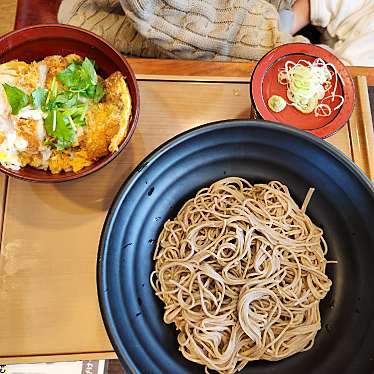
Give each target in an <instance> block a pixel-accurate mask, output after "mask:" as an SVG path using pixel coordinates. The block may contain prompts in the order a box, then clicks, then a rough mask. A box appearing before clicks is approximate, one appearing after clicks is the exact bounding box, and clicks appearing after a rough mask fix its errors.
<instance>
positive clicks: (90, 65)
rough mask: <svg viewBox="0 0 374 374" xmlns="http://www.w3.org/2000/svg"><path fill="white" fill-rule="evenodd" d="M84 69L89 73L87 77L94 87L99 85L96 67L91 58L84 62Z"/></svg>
mask: <svg viewBox="0 0 374 374" xmlns="http://www.w3.org/2000/svg"><path fill="white" fill-rule="evenodd" d="M82 68H83V70H84V71H85V72H86V73H87V76H88V78H89V80H90V82H91V84H92V85H93V86H95V85H96V84H97V74H96V71H95V66H94V64H93V63H92V61H91V60H90V59H89V58H87V57H86V58H85V59H84V61H83V62H82Z"/></svg>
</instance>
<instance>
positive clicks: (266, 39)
mask: <svg viewBox="0 0 374 374" xmlns="http://www.w3.org/2000/svg"><path fill="white" fill-rule="evenodd" d="M293 1H294V0H269V1H266V0H121V4H120V2H119V0H64V1H63V2H62V4H61V7H60V10H59V14H58V19H59V22H61V23H67V24H72V25H76V26H81V27H84V28H86V29H88V30H92V31H94V32H95V33H97V34H99V35H101V36H103V37H104V38H106V39H107V40H108V41H109V42H111V43H112V44H114V45H115V46H116V47H117V48H118V49H119V50H120V51H122V52H123V53H125V54H127V55H134V56H144V57H161V58H179V59H205V60H223V61H224V60H258V59H260V58H261V57H262V56H263V55H264V54H265V53H266V52H268V51H269V50H270V49H272V48H274V47H275V46H277V45H280V44H284V43H287V42H291V41H304V42H307V40H306V39H305V38H303V37H296V38H293V37H292V36H291V35H289V34H287V33H283V32H281V31H279V27H278V24H279V15H278V10H281V9H289V8H290V7H291V5H292V3H293ZM121 5H122V7H121Z"/></svg>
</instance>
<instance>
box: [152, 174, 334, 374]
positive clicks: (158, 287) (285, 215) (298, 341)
mask: <svg viewBox="0 0 374 374" xmlns="http://www.w3.org/2000/svg"><path fill="white" fill-rule="evenodd" d="M312 193H313V189H310V190H309V192H308V193H307V196H306V198H305V201H304V203H303V205H302V207H301V208H299V207H298V206H297V204H296V203H295V201H294V200H293V199H292V197H291V195H290V193H289V191H288V188H287V187H286V186H285V185H283V184H281V183H280V182H276V181H273V182H270V183H268V184H256V185H251V184H250V183H248V182H247V181H246V180H244V179H241V178H236V177H231V178H226V179H222V180H219V181H217V182H215V183H213V184H212V185H211V186H210V187H209V188H203V189H202V190H200V191H199V192H198V193H197V195H196V196H195V197H194V198H192V199H190V200H188V201H187V202H186V203H185V204H184V206H183V207H182V209H181V210H180V211H179V213H178V215H177V217H176V218H175V219H172V220H168V221H167V222H166V223H165V224H164V228H163V230H162V232H161V234H160V236H159V238H158V242H157V248H156V251H155V254H154V260H155V271H154V272H153V273H152V275H151V284H152V287H153V288H154V290H155V291H156V295H157V296H158V297H159V298H160V299H161V300H162V301H163V302H164V303H165V314H164V321H165V323H168V324H169V323H173V322H174V323H175V325H176V327H177V329H178V330H179V335H178V343H179V347H180V348H179V349H180V350H181V352H182V354H183V355H184V356H185V357H186V358H187V359H189V360H191V361H194V362H197V363H199V364H202V365H205V371H206V372H208V370H209V369H211V370H216V371H217V372H219V373H225V374H229V373H234V372H236V371H239V370H241V369H242V368H243V367H244V366H245V365H246V364H247V363H248V362H249V361H255V360H270V361H277V360H281V359H283V358H286V357H288V356H291V355H293V354H295V353H297V352H301V351H306V350H308V349H310V348H311V347H312V346H313V343H314V339H315V336H316V334H317V331H318V330H319V329H320V328H321V320H320V313H319V302H320V300H321V299H323V298H324V297H325V296H326V293H327V292H328V291H329V289H330V286H331V280H330V279H329V278H328V277H327V275H326V274H325V268H326V264H327V261H326V259H325V255H326V252H327V244H326V242H325V240H324V238H323V236H322V234H323V231H322V229H320V228H319V227H317V226H316V225H314V224H313V222H312V221H311V220H310V218H309V217H308V216H307V215H306V213H305V211H306V208H307V205H308V202H309V200H310V198H311V195H312Z"/></svg>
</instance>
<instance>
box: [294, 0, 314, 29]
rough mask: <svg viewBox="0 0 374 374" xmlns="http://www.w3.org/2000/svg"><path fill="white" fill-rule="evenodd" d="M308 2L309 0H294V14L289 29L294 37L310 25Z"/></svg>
mask: <svg viewBox="0 0 374 374" xmlns="http://www.w3.org/2000/svg"><path fill="white" fill-rule="evenodd" d="M310 1H311V0H296V1H295V3H294V5H293V6H292V10H293V12H294V21H293V25H292V29H291V34H292V35H295V34H296V33H297V32H298V31H300V30H301V29H302V28H303V27H305V26H306V25H308V24H309V23H310Z"/></svg>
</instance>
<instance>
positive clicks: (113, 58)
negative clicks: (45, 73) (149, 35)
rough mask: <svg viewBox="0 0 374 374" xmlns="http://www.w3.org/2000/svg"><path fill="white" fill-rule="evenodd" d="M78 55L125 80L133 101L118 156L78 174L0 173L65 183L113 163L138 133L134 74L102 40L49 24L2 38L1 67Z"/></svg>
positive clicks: (31, 170)
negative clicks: (9, 62) (9, 63)
mask: <svg viewBox="0 0 374 374" xmlns="http://www.w3.org/2000/svg"><path fill="white" fill-rule="evenodd" d="M70 53H76V54H78V55H80V56H82V57H89V58H92V59H94V60H95V61H96V62H97V65H98V67H99V71H98V73H99V74H100V75H101V76H102V77H103V78H106V77H107V76H109V75H110V74H111V73H114V72H115V71H120V72H121V73H122V74H123V75H124V76H125V77H126V83H127V86H128V88H129V91H130V95H131V101H132V113H131V120H130V123H129V130H128V133H127V136H126V138H125V139H124V140H123V142H122V143H121V145H120V147H119V149H118V151H117V152H114V153H112V154H109V155H108V156H106V157H103V158H101V159H99V160H98V161H96V162H95V163H94V164H92V165H90V166H88V167H86V168H84V169H82V170H80V171H79V172H77V173H73V172H66V173H65V172H63V173H59V174H52V173H50V172H49V171H43V170H38V169H34V168H32V167H29V166H26V167H24V168H22V169H21V170H18V171H13V170H9V169H6V168H4V167H3V166H1V165H0V171H2V172H4V173H6V174H8V175H11V176H13V177H16V178H19V179H23V180H27V181H32V182H63V181H68V180H72V179H77V178H80V177H83V176H85V175H88V174H91V173H93V172H95V171H97V170H99V169H101V168H102V167H103V166H105V165H107V164H108V163H109V162H110V161H112V160H113V159H114V158H115V157H116V156H118V154H119V153H120V152H122V151H123V149H124V148H125V147H126V145H127V143H128V142H129V141H130V138H131V136H132V134H133V132H134V130H135V127H136V124H137V122H138V117H139V90H138V85H137V83H136V79H135V75H134V72H133V71H132V69H131V67H130V65H129V64H128V62H127V61H126V59H125V58H124V57H123V56H122V55H121V54H120V53H119V52H117V51H116V50H115V49H114V48H113V47H112V46H111V45H110V44H108V43H107V42H106V41H105V40H104V39H102V38H100V37H99V36H97V35H95V34H93V33H91V32H89V31H86V30H83V29H80V28H78V27H73V26H66V25H57V24H48V25H36V26H31V27H26V28H23V29H20V30H17V31H13V32H11V33H9V34H6V35H4V36H2V37H0V63H4V62H7V61H10V60H13V59H18V60H20V61H26V62H32V61H38V60H42V59H43V58H44V57H46V56H50V55H62V56H66V55H68V54H70Z"/></svg>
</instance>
